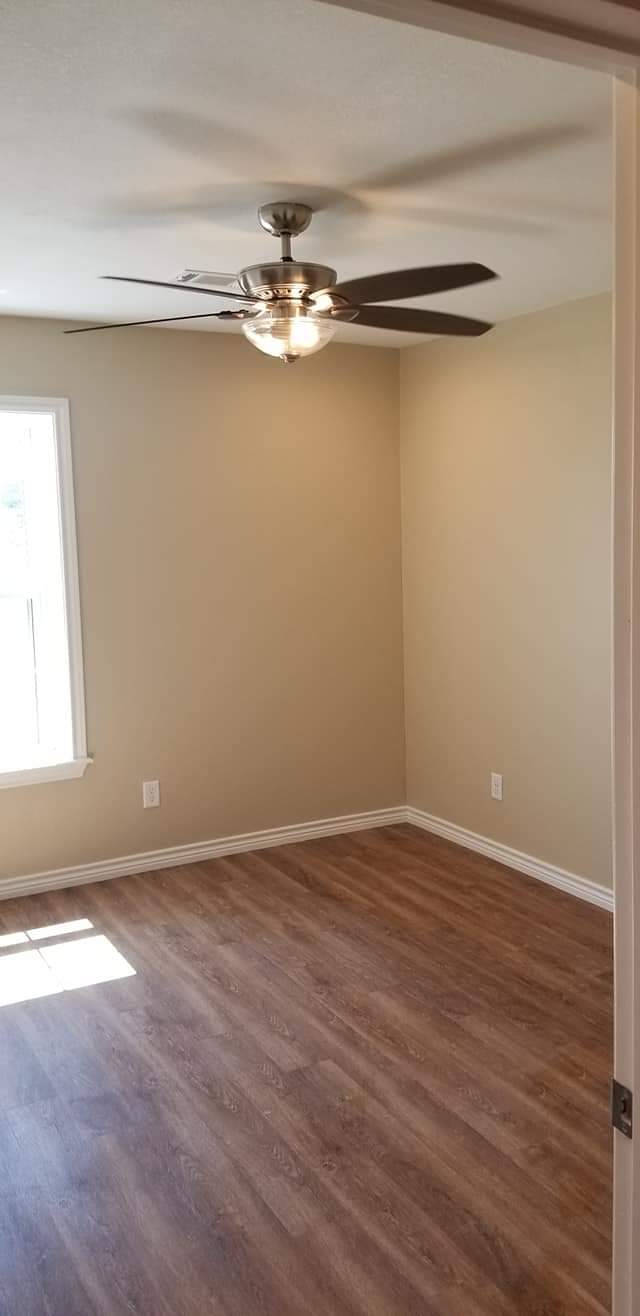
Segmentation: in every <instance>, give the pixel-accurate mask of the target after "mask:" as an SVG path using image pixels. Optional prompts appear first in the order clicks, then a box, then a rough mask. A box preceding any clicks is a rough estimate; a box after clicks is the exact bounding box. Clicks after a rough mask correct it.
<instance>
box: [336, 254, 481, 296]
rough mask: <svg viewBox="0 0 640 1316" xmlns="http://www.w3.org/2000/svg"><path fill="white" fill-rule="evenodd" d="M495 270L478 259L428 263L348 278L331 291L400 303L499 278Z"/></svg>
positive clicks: (341, 294)
mask: <svg viewBox="0 0 640 1316" xmlns="http://www.w3.org/2000/svg"><path fill="white" fill-rule="evenodd" d="M497 277H498V276H497V274H494V272H493V270H489V269H487V266H486V265H478V264H477V263H476V262H475V261H471V262H470V263H468V264H462V265H425V266H424V267H423V268H422V269H420V268H419V269H416V270H389V271H388V272H387V273H385V274H369V275H366V276H365V277H364V278H362V279H348V280H347V282H346V283H338V284H337V285H336V287H335V288H328V289H327V292H337V293H338V294H339V296H340V297H347V298H348V299H349V301H350V302H358V303H362V302H367V303H368V302H396V301H402V300H403V298H405V297H427V296H428V295H429V294H430V293H435V292H447V291H448V290H449V289H450V288H468V287H469V286H470V285H471V284H472V283H484V281H485V279H497Z"/></svg>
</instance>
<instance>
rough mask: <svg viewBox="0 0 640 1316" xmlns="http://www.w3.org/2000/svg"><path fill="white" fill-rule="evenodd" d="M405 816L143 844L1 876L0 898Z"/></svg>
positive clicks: (399, 812)
mask: <svg viewBox="0 0 640 1316" xmlns="http://www.w3.org/2000/svg"><path fill="white" fill-rule="evenodd" d="M406 820H407V810H406V806H405V805H404V804H401V805H398V806H397V807H396V808H392V809H373V810H371V811H370V812H368V813H347V814H343V815H342V816H341V817H338V818H320V819H318V820H317V821H316V822H308V823H294V824H293V825H292V826H290V827H270V828H268V829H267V830H266V831H263V832H243V833H242V834H241V835H239V836H223V837H219V838H218V840H216V841H195V842H194V843H193V844H191V845H173V846H169V847H168V848H167V849H166V850H147V851H144V852H143V853H142V854H130V855H124V856H123V857H122V858H120V859H100V860H98V861H97V863H92V864H78V865H76V866H75V867H74V868H53V869H51V870H50V871H49V872H44V873H26V874H25V875H24V876H22V877H8V878H4V879H3V878H0V900H8V899H10V898H11V897H15V896H29V895H34V894H35V893H36V892H38V891H55V890H56V889H57V888H60V887H68V886H81V885H82V884H83V883H84V882H104V881H106V880H107V878H110V877H127V876H128V875H129V874H131V873H148V872H151V871H152V870H154V869H159V868H175V867H177V866H178V865H180V864H196V863H199V862H200V861H201V860H203V859H215V858H217V857H218V856H220V855H228V854H240V853H241V852H242V851H243V850H264V849H268V848H269V847H270V846H273V845H290V844H292V843H293V842H294V841H310V840H312V839H313V837H315V836H338V835H339V834H340V833H341V832H357V831H362V830H364V829H365V828H368V827H388V826H389V824H390V823H400V822H406Z"/></svg>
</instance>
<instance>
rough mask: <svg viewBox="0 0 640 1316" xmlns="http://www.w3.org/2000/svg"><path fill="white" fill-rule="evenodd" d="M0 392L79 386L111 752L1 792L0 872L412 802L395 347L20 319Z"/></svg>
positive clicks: (81, 505) (94, 715) (96, 693)
mask: <svg viewBox="0 0 640 1316" xmlns="http://www.w3.org/2000/svg"><path fill="white" fill-rule="evenodd" d="M0 393H14V394H43V395H54V396H63V397H68V398H70V401H71V421H72V441H73V453H74V463H75V481H76V511H77V521H78V542H79V557H80V584H81V601H82V612H83V630H84V652H85V666H86V693H87V719H88V741H89V749H90V752H91V753H93V754H94V756H95V763H94V765H93V766H92V767H90V768H89V769H88V771H87V773H86V775H85V777H84V778H83V779H82V780H80V781H66V782H59V783H55V784H48V785H41V786H28V787H22V788H19V789H13V790H2V791H0V874H3V875H15V874H19V873H23V872H34V871H39V870H41V869H50V868H55V867H60V866H66V865H69V864H74V863H82V862H85V861H89V860H93V859H103V858H109V857H112V856H117V855H122V854H128V853H132V852H137V851H141V850H149V849H155V848H159V847H163V846H167V845H172V844H178V843H181V842H186V841H195V840H198V839H208V838H210V837H216V836H224V835H228V834H232V833H236V832H242V831H251V830H254V829H261V828H266V827H274V826H279V825H282V824H287V823H295V822H299V821H306V820H309V819H312V818H318V817H326V816H331V815H335V814H342V813H350V812H355V811H360V810H366V809H374V808H378V807H384V806H387V805H395V804H398V803H400V802H402V800H403V799H404V794H405V787H404V744H403V717H402V632H401V580H400V524H399V509H400V497H399V462H398V442H397V432H398V410H397V408H398V356H397V354H396V353H394V352H392V351H388V350H383V349H376V348H373V349H369V348H359V347H352V346H342V347H340V346H331V347H329V348H328V349H326V350H325V351H324V352H323V353H322V354H321V355H319V356H317V357H314V358H312V359H310V360H308V361H305V362H300V363H299V364H298V365H296V366H293V367H291V368H285V367H282V366H280V365H279V364H277V363H274V362H272V361H269V360H267V359H265V358H263V357H261V356H260V355H259V354H258V353H257V352H256V351H255V350H254V349H252V348H251V347H250V346H249V345H248V344H246V343H245V342H244V341H243V340H241V339H239V338H237V337H235V336H233V337H232V336H226V335H221V334H213V335H209V334H196V333H181V332H178V331H166V330H162V331H159V330H130V331H128V332H124V331H122V332H120V333H114V334H106V333H105V334H96V335H88V336H87V337H85V338H82V337H79V338H64V337H63V336H62V334H61V332H60V326H58V325H55V324H53V323H50V322H46V321H37V320H25V319H23V320H11V319H6V318H5V319H0ZM154 777H158V778H160V782H161V791H162V806H161V808H160V809H158V810H153V811H149V810H147V811H144V812H143V810H142V807H141V782H142V780H143V778H154Z"/></svg>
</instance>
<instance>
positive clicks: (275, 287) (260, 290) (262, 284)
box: [238, 260, 338, 301]
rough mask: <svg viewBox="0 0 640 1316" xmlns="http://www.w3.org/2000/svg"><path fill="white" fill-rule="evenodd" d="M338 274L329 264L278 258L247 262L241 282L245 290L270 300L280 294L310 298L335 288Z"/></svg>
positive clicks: (240, 277)
mask: <svg viewBox="0 0 640 1316" xmlns="http://www.w3.org/2000/svg"><path fill="white" fill-rule="evenodd" d="M337 277H338V276H337V274H336V271H335V270H332V269H331V267H330V266H329V265H314V264H312V263H311V262H309V261H297V260H274V261H263V262H262V263H261V264H260V265H247V267H246V269H244V270H241V271H240V273H239V275H238V283H239V285H240V287H241V289H242V291H243V292H246V293H250V294H252V295H253V296H256V297H264V299H265V301H269V300H271V299H272V298H276V297H287V298H289V297H306V296H308V294H309V293H312V292H320V291H321V290H322V289H323V288H331V287H333V285H334V283H335V282H336V279H337Z"/></svg>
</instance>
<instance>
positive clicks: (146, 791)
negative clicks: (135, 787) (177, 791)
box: [142, 781, 160, 809]
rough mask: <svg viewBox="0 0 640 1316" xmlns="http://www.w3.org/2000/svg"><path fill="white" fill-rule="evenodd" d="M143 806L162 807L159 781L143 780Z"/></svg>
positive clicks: (150, 807)
mask: <svg viewBox="0 0 640 1316" xmlns="http://www.w3.org/2000/svg"><path fill="white" fill-rule="evenodd" d="M142 807H143V809H158V808H159V807H160V782H159V781H143V783H142Z"/></svg>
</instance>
